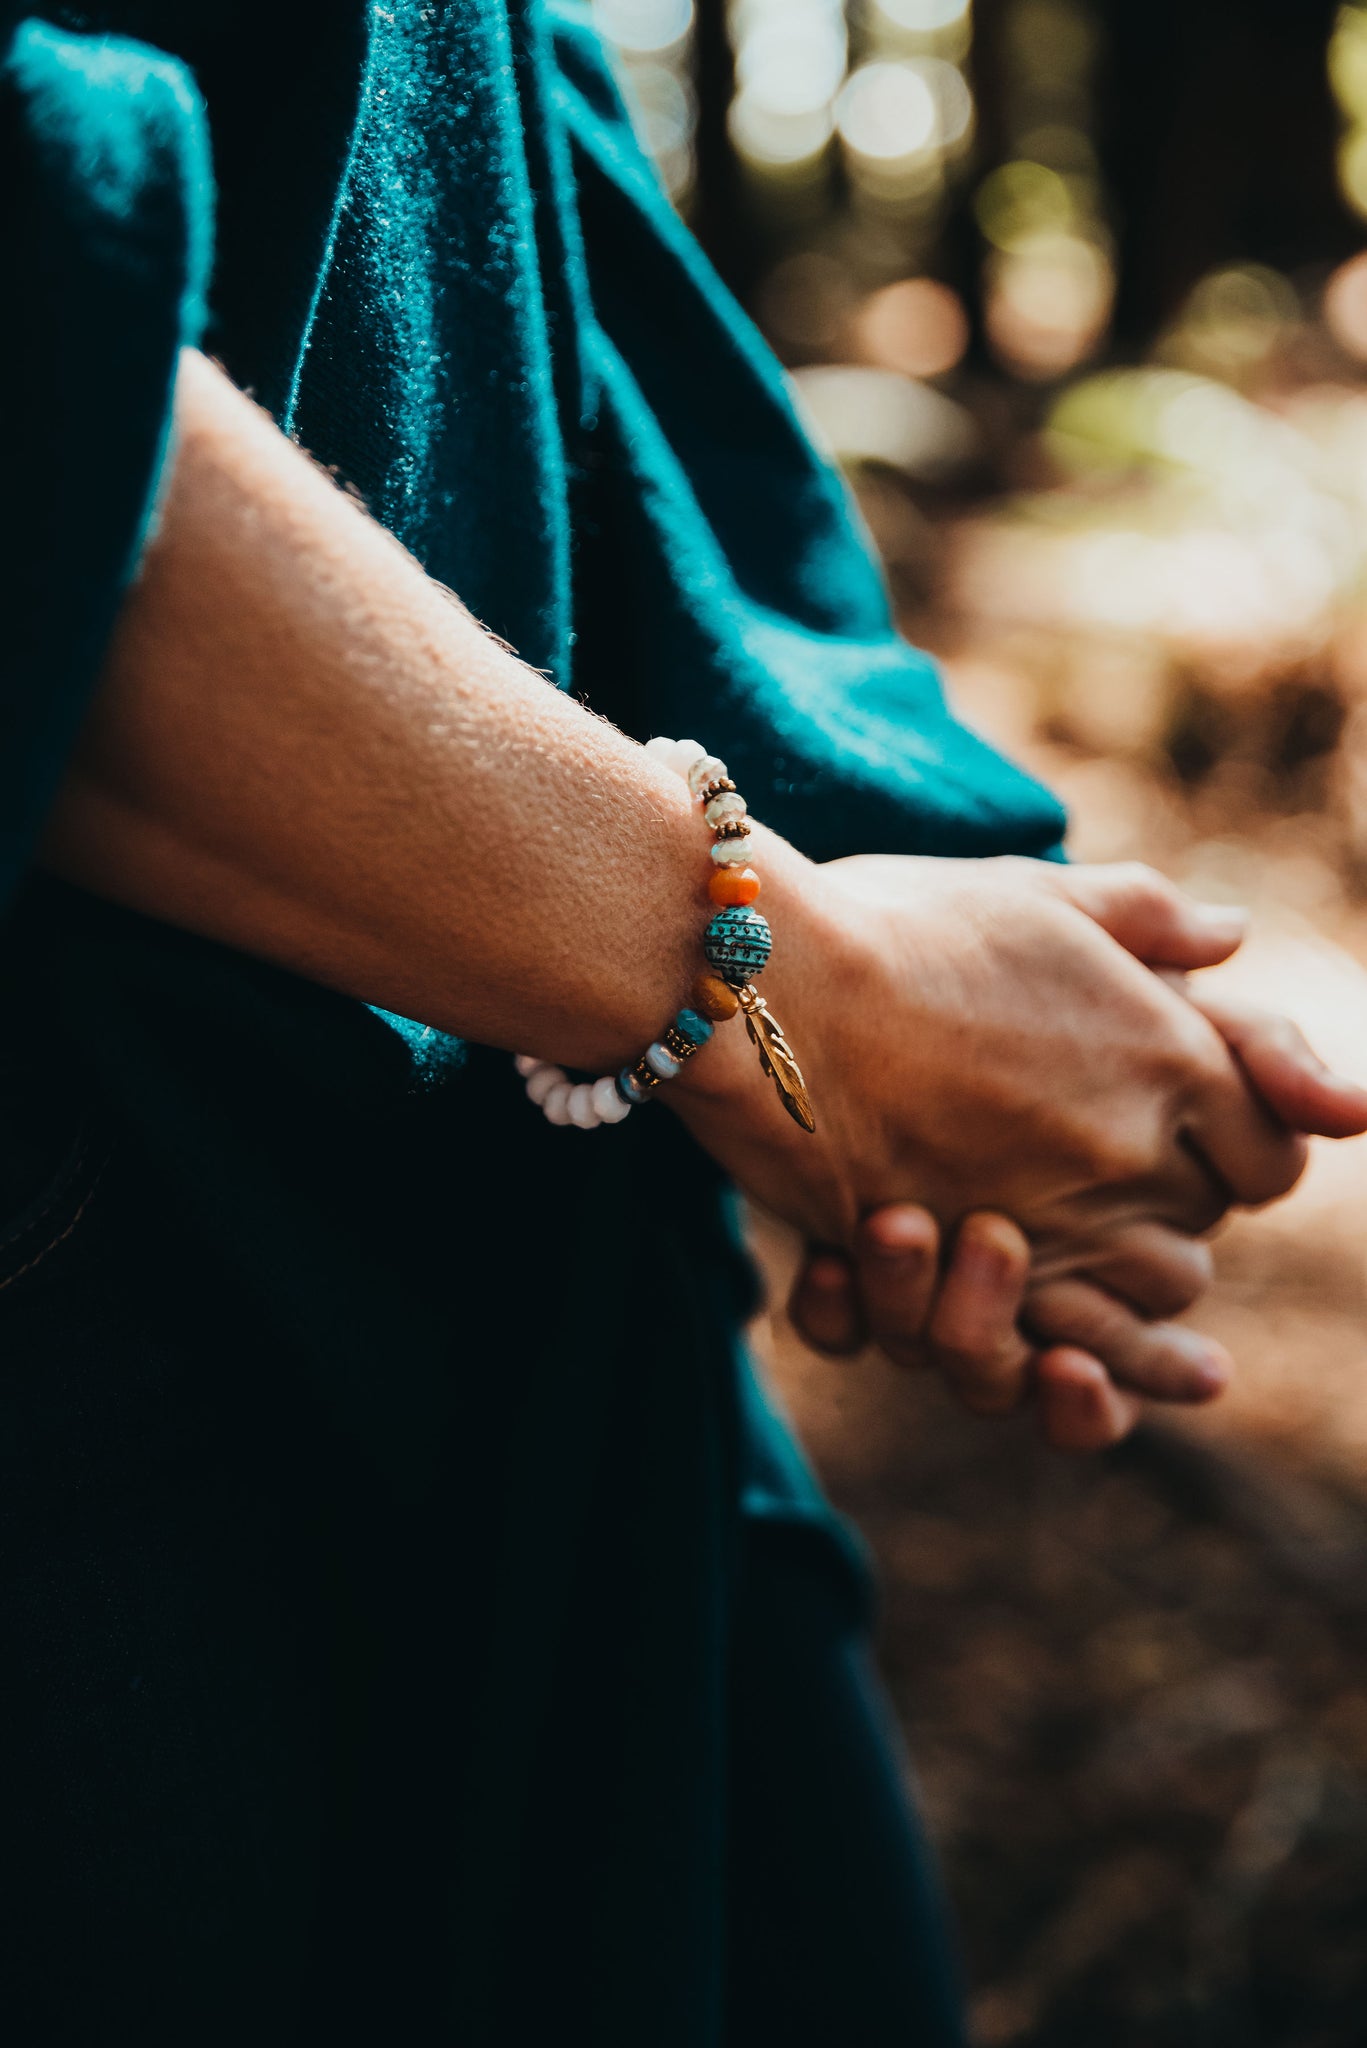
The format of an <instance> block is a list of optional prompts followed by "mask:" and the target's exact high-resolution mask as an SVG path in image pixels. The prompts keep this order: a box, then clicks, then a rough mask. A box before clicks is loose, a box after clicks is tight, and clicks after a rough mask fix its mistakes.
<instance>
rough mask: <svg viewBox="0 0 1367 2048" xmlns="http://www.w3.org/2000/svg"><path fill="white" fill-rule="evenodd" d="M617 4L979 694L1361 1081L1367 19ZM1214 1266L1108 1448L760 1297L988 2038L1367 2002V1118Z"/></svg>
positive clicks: (991, 722)
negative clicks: (915, 1369) (983, 1417)
mask: <svg viewBox="0 0 1367 2048" xmlns="http://www.w3.org/2000/svg"><path fill="white" fill-rule="evenodd" d="M595 7H596V12H597V14H598V16H599V19H600V21H601V24H602V26H603V28H604V29H605V30H606V32H607V33H608V35H609V36H610V37H611V38H612V39H613V40H614V41H615V43H616V45H617V47H618V50H619V51H620V53H621V58H622V64H623V69H624V71H625V73H626V74H627V76H628V79H629V82H630V89H631V91H632V94H633V97H634V101H635V104H636V107H637V109H638V116H639V120H640V123H641V127H642V131H643V134H644V135H645V138H646V140H647V141H648V143H649V145H650V147H651V149H652V150H653V152H654V154H655V156H656V158H657V160H658V162H659V164H660V167H661V170H662V173H663V175H664V177H665V178H666V180H667V182H668V183H669V185H670V188H671V190H672V191H673V193H674V196H675V198H676V201H677V203H678V205H679V206H680V207H681V209H682V210H683V212H684V213H685V214H686V216H687V217H688V218H689V219H690V220H691V222H692V224H693V225H694V227H695V228H696V230H697V232H698V233H699V235H700V236H701V237H702V239H703V241H704V243H705V244H706V246H707V248H708V249H709V251H710V253H711V255H712V257H713V259H714V260H715V262H716V263H717V264H718V266H719V267H720V269H721V270H722V272H723V274H724V275H725V276H726V277H727V279H728V280H729V282H730V283H731V284H732V285H733V286H734V287H735V289H736V290H737V291H738V292H739V294H740V295H741V297H742V298H743V300H744V301H745V302H746V304H747V305H748V306H749V307H750V309H751V310H752V312H753V313H754V316H755V318H756V319H757V320H758V322H759V324H760V325H761V327H762V328H763V329H764V331H765V333H766V334H767V335H768V337H769V338H770V340H771V341H772V343H773V344H774V346H775V347H776V348H777V350H778V352H779V353H780V355H781V356H782V357H783V359H784V360H785V362H787V363H788V364H789V366H790V367H791V369H792V371H793V373H794V376H795V379H796V382H797V385H798V388H799V390H800V392H801V396H802V400H803V403H804V404H805V406H806V408H807V411H808V413H809V414H810V416H811V419H812V420H813V422H814V424H815V427H816V430H817V432H818V433H819V434H820V435H821V436H822V437H823V438H824V440H825V442H826V443H827V445H828V446H829V447H831V448H832V449H833V450H834V452H835V453H836V454H837V455H838V456H839V458H840V460H841V461H842V463H843V464H844V465H845V468H846V470H847V473H848V474H849V477H850V479H851V482H852V484H853V486H854V488H855V490H856V492H857V493H858V496H859V499H860V501H861V503H862V505H863V508H864V512H865V515H866V518H867V520H868V523H869V526H870V528H871V530H872V532H873V534H874V536H875V538H876V540H877V542H878V545H879V547H880V549H881V550H882V553H883V556H884V559H885V561H886V563H887V568H888V574H889V577H890V580H891V584H892V587H893V591H894V593H895V596H896V600H897V602H898V605H899V607H900V609H901V614H902V619H903V623H904V626H905V629H906V631H907V633H908V635H909V636H910V637H911V638H913V639H915V640H917V641H918V642H920V643H921V644H922V645H925V646H928V647H930V648H932V649H933V650H934V651H935V652H936V653H938V654H939V655H940V656H941V657H942V658H943V661H944V664H945V668H946V673H947V677H948V680H949V684H950V688H951V690H952V691H953V692H954V693H955V695H956V697H957V700H958V702H959V704H960V706H961V708H962V710H963V712H964V714H965V715H966V716H967V717H968V718H969V719H970V720H972V721H973V722H975V723H977V724H979V725H980V726H981V727H983V728H984V729H985V730H987V731H989V732H990V733H991V734H993V735H994V736H995V737H997V738H998V739H1000V740H1001V741H1002V742H1003V743H1004V744H1005V745H1006V746H1007V747H1008V748H1009V749H1010V750H1012V751H1013V752H1015V753H1016V754H1018V755H1021V756H1023V757H1025V758H1027V759H1028V760H1030V761H1031V762H1032V763H1033V764H1034V765H1035V766H1036V767H1038V768H1039V769H1040V770H1041V772H1042V773H1043V774H1044V775H1045V776H1046V778H1047V779H1048V780H1050V781H1051V782H1052V783H1053V784H1054V785H1055V787H1057V788H1058V789H1059V790H1060V791H1061V792H1062V793H1063V794H1064V795H1065V797H1066V798H1067V799H1068V801H1069V803H1070V804H1071V806H1072V809H1073V814H1074V830H1073V837H1072V846H1073V849H1074V851H1075V852H1076V853H1077V854H1079V855H1081V856H1083V857H1095V858H1102V859H1110V858H1114V857H1128V856H1131V855H1139V856H1142V857H1144V858H1146V859H1149V860H1153V861H1155V862H1157V863H1158V864H1159V865H1161V866H1163V867H1164V868H1166V869H1167V870H1168V871H1169V872H1171V873H1172V874H1174V875H1175V876H1177V877H1178V878H1179V879H1181V880H1183V881H1184V882H1187V883H1189V884H1190V885H1191V886H1192V887H1194V888H1195V889H1196V890H1197V891H1198V892H1200V893H1202V894H1204V895H1207V896H1212V897H1225V898H1230V899H1233V900H1238V901H1241V902H1246V903H1249V904H1250V905H1251V906H1252V907H1253V909H1254V911H1255V913H1256V920H1257V922H1256V936H1255V938H1254V940H1253V941H1252V942H1251V943H1250V945H1249V947H1248V949H1247V951H1246V954H1245V956H1244V957H1243V959H1242V960H1241V961H1240V962H1239V963H1238V964H1237V966H1236V967H1234V968H1233V969H1231V970H1228V971H1229V972H1230V973H1231V974H1232V975H1234V976H1236V977H1237V979H1238V980H1239V981H1240V983H1241V984H1242V985H1244V986H1245V987H1249V988H1251V989H1253V990H1255V991H1257V992H1258V993H1260V994H1262V995H1264V996H1266V997H1267V998H1269V999H1270V1000H1271V1001H1273V1002H1275V1003H1276V1004H1277V1005H1278V1006H1279V1007H1282V1008H1285V1009H1288V1010H1290V1011H1291V1012H1292V1013H1293V1014H1295V1015H1296V1016H1297V1018H1298V1019H1299V1021H1301V1022H1302V1023H1303V1025H1304V1026H1305V1028H1306V1029H1307V1031H1308V1032H1309V1033H1310V1034H1311V1036H1312V1038H1313V1039H1314V1040H1315V1041H1316V1042H1317V1043H1318V1045H1319V1046H1320V1048H1321V1050H1322V1051H1323V1052H1324V1053H1325V1054H1326V1055H1327V1056H1329V1057H1331V1058H1332V1059H1333V1060H1334V1061H1335V1062H1336V1063H1338V1064H1339V1065H1341V1066H1342V1067H1343V1068H1345V1069H1346V1070H1347V1071H1350V1072H1352V1073H1354V1074H1356V1075H1357V1076H1358V1077H1359V1078H1363V1079H1367V6H1361V7H1359V6H1351V5H1350V6H1341V5H1338V4H1337V0H976V4H972V0H850V4H842V0H729V4H728V0H595ZM766 1254H767V1257H768V1258H769V1260H770V1262H771V1263H772V1265H773V1267H774V1271H775V1278H776V1290H775V1299H776V1300H779V1299H781V1298H782V1296H781V1287H782V1275H783V1269H784V1263H785V1259H786V1258H787V1257H788V1256H789V1253H788V1250H787V1248H786V1247H785V1246H784V1245H783V1244H782V1243H781V1242H780V1241H779V1240H778V1239H777V1238H774V1240H773V1241H772V1242H768V1243H767V1244H766ZM1220 1262H1221V1279H1220V1284H1219V1287H1218V1290H1217V1292H1216V1294H1215V1296H1214V1297H1213V1298H1212V1299H1211V1301H1210V1302H1209V1303H1208V1304H1203V1305H1202V1308H1201V1311H1200V1313H1199V1316H1198V1318H1197V1320H1199V1321H1201V1322H1202V1323H1203V1325H1204V1326H1206V1327H1208V1328H1210V1329H1211V1330H1213V1331H1214V1332H1215V1333H1216V1334H1218V1335H1219V1336H1221V1337H1222V1338H1223V1339H1225V1341H1226V1342H1228V1343H1229V1344H1230V1345H1231V1348H1232V1349H1233V1350H1234V1352H1235V1354H1236V1356H1237V1358H1238V1360H1239V1362H1240V1366H1241V1378H1240V1382H1239V1386H1238V1389H1237V1391H1236V1392H1235V1393H1234V1394H1233V1395H1232V1396H1230V1397H1229V1398H1228V1399H1227V1400H1225V1401H1224V1402H1222V1403H1221V1404H1219V1406H1218V1407H1217V1408H1216V1409H1215V1410H1212V1411H1210V1412H1209V1413H1207V1414H1203V1415H1201V1416H1199V1417H1187V1418H1180V1417H1164V1418H1163V1419H1162V1420H1161V1421H1160V1422H1155V1423H1154V1424H1152V1425H1150V1426H1149V1427H1147V1428H1146V1429H1145V1430H1144V1431H1142V1432H1141V1434H1140V1435H1139V1437H1138V1438H1136V1440H1135V1441H1134V1442H1133V1443H1132V1444H1131V1445H1128V1446H1126V1447H1125V1448H1123V1449H1122V1450H1121V1451H1120V1452H1118V1453H1117V1454H1115V1455H1114V1456H1112V1457H1110V1458H1108V1459H1103V1460H1099V1461H1097V1462H1095V1463H1092V1464H1088V1465H1073V1464H1070V1463H1068V1462H1066V1461H1064V1460H1062V1459H1059V1458H1056V1457H1054V1456H1052V1455H1050V1454H1049V1453H1047V1452H1045V1451H1043V1450H1042V1449H1040V1448H1039V1447H1038V1445H1037V1443H1036V1442H1035V1439H1034V1436H1033V1434H1032V1431H1031V1428H1030V1425H1029V1422H1028V1421H1027V1420H1020V1421H1013V1422H1012V1423H1010V1424H1006V1425H1000V1426H987V1425H984V1424H982V1423H976V1422H970V1421H968V1420H966V1419H963V1418H961V1417H959V1416H957V1415H956V1414H954V1413H952V1412H951V1411H950V1409H949V1407H948V1406H947V1404H946V1403H945V1402H944V1401H943V1400H942V1399H941V1398H940V1397H939V1395H938V1393H937V1391H936V1389H935V1388H934V1387H931V1386H925V1385H921V1384H919V1383H908V1382H907V1381H905V1380H899V1379H898V1378H897V1377H896V1376H895V1375H894V1374H893V1373H892V1372H891V1370H890V1369H886V1368H883V1367H881V1366H880V1365H879V1364H877V1363H875V1362H872V1361H863V1362H859V1363H856V1364H854V1365H849V1366H833V1365H831V1364H829V1363H824V1362H819V1361H816V1360H814V1359H812V1358H811V1357H810V1356H809V1355H808V1354H805V1353H804V1352H803V1351H802V1350H801V1348H800V1347H799V1346H798V1345H796V1343H795V1342H794V1340H793V1338H792V1335H791V1332H789V1331H787V1330H786V1328H785V1326H784V1324H783V1320H782V1317H781V1315H779V1314H778V1313H775V1315H774V1317H773V1319H772V1322H771V1324H770V1325H769V1326H768V1328H767V1329H766V1330H765V1331H763V1332H762V1333H761V1334H762V1338H763V1341H764V1342H765V1344H766V1347H767V1349H768V1352H769V1355H770V1358H771V1362H772V1365H773V1369H774V1372H775V1375H776V1377H777V1379H778V1381H779V1383H780V1385H781V1387H782V1388H783V1391H784V1393H785V1395H786V1397H787V1399H788V1401H789V1403H790V1405H791V1407H792V1409H793V1411H794V1413H795V1414H796V1416H797V1418H798V1421H799V1423H800V1425H801V1427H802V1430H803V1432H804V1434H805V1436H806V1439H807V1441H808V1443H809V1445H810V1446H811V1448H812V1449H813V1451H814V1453H815V1455H816V1456H817V1458H818V1461H819V1462H820V1464H821V1467H822V1470H823V1472H824V1474H825V1476H826V1479H827V1482H828V1484H829V1486H830V1487H831V1489H832V1491H833V1493H834V1494H835V1496H836V1498H837V1499H838V1500H839V1501H840V1503H841V1504H842V1505H843V1506H844V1507H846V1508H847V1509H848V1510H849V1511H850V1512H851V1513H852V1514H853V1515H854V1516H855V1517H856V1518H857V1520H858V1521H859V1523H860V1524H861V1526H862V1527H863V1529H864V1531H865V1532H866V1534H867V1536H868V1538H869V1540H870V1542H871V1543H872V1545H873V1547H874V1549H875V1551H876V1552H877V1554H878V1557H879V1559H880V1562H881V1564H882V1567H883V1572H884V1579H885V1592H886V1598H885V1620H884V1632H883V1633H884V1640H883V1654H884V1658H885V1663H886V1668H887V1670H888V1673H889V1676H890V1678H891V1682H892V1686H893V1690H894V1694H895V1697H896V1700H897V1704H898V1707H899V1710H900V1711H901V1713H902V1715H903V1718H904V1720H905V1723H906V1726H907V1729H908V1733H909V1735H910V1738H911V1742H912V1746H913V1749H914V1752H915V1755H916V1758H917V1763H918V1769H919V1773H920V1777H921V1781H922V1788H923V1795H924V1798H925V1801H926V1805H927V1808H928V1811H929V1813H930V1816H931V1820H932V1824H933V1827H934V1829H935V1832H936V1835H937V1838H938V1841H939V1843H940V1847H941V1852H942V1854H943V1857H944V1859H945V1863H946V1867H947V1870H948V1875H949V1880H950V1884H951V1888H952V1890H953V1892H954V1895H955V1899H956V1901H957V1904H958V1907H959V1910H960V1913H961V1915H962V1918H963V1922H964V1926H965V1930H966V1939H967V1945H968V1951H969V1962H970V1968H971V1974H972V1982H973V1990H974V2010H975V2017H976V2025H977V2031H978V2038H979V2040H980V2041H981V2043H982V2044H983V2048H997V2044H1009V2043H1026V2042H1028V2043H1031V2044H1036V2048H1095V2044H1096V2043H1098V2042H1099V2041H1101V2040H1103V2039H1104V2040H1106V2041H1107V2043H1108V2044H1112V2048H1141V2044H1142V2048H1264V2044H1267V2048H1272V2044H1275V2048H1330V2044H1333V2048H1351V2044H1355V2043H1367V1146H1364V1145H1351V1146H1344V1147H1342V1148H1338V1149H1337V1150H1330V1149H1329V1148H1322V1150H1321V1151H1320V1153H1319V1154H1318V1155H1317V1157H1316V1159H1315V1162H1314V1164H1313V1166H1312V1169H1311V1171H1310V1173H1309V1175H1308V1176H1307V1179H1306V1181H1305V1183H1304V1185H1303V1186H1302V1188H1301V1189H1300V1190H1299V1191H1298V1192H1297V1194H1296V1195H1295V1196H1294V1197H1293V1199H1292V1200H1291V1201H1290V1202H1289V1203H1287V1204H1286V1205H1285V1206H1284V1207H1283V1208H1280V1209H1278V1210H1276V1211H1275V1212H1273V1213H1272V1214H1270V1215H1268V1216H1266V1217H1259V1218H1250V1219H1246V1220H1244V1221H1241V1222H1240V1223H1238V1224H1237V1225H1236V1226H1234V1227H1233V1228H1232V1229H1231V1230H1230V1231H1229V1232H1228V1234H1227V1235H1226V1236H1225V1237H1224V1239H1223V1240H1222V1244H1221V1253H1220ZM832 2048H838V2044H835V2043H833V2044H832Z"/></svg>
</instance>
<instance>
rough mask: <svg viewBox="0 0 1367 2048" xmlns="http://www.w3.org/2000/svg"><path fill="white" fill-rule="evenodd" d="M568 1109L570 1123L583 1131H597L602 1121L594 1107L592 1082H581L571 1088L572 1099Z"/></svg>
mask: <svg viewBox="0 0 1367 2048" xmlns="http://www.w3.org/2000/svg"><path fill="white" fill-rule="evenodd" d="M566 1107H567V1108H568V1110H569V1113H570V1122H571V1123H572V1124H578V1126H579V1128H580V1130H581V1131H596V1130H597V1128H598V1125H599V1122H600V1121H601V1119H600V1118H599V1115H598V1111H597V1110H596V1108H595V1107H594V1102H593V1083H592V1082H591V1081H580V1082H579V1083H578V1084H577V1085H576V1086H575V1087H573V1088H571V1090H570V1099H569V1102H568V1104H567V1105H566Z"/></svg>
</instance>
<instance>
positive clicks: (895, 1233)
mask: <svg viewBox="0 0 1367 2048" xmlns="http://www.w3.org/2000/svg"><path fill="white" fill-rule="evenodd" d="M854 1253H855V1273H856V1279H857V1284H858V1289H859V1297H860V1304H861V1306H862V1309H863V1315H864V1321H865V1323H866V1325H867V1327H868V1332H869V1335H870V1337H871V1338H872V1339H873V1341H874V1343H875V1344H878V1345H881V1347H882V1349H883V1350H884V1351H885V1352H886V1353H887V1355H888V1357H889V1358H890V1359H891V1360H892V1362H893V1364H894V1365H920V1364H923V1363H924V1362H925V1355H926V1354H925V1346H924V1343H923V1341H922V1339H923V1335H924V1331H925V1326H926V1319H927V1317H928V1315H929V1313H930V1305H931V1301H932V1299H933V1297H934V1293H935V1282H936V1278H937V1273H938V1267H939V1260H940V1230H939V1225H938V1224H937V1223H936V1221H935V1218H934V1217H933V1216H932V1215H931V1213H930V1211H929V1210H928V1209H920V1208H917V1207H916V1206H915V1205H914V1204H913V1203H910V1202H890V1203H888V1204H887V1206H886V1207H885V1208H882V1209H875V1210H874V1211H873V1212H872V1214H871V1215H868V1216H866V1217H865V1218H864V1220H863V1222H862V1223H861V1224H860V1226H859V1228H858V1230H857V1231H856V1233H855V1243H854Z"/></svg>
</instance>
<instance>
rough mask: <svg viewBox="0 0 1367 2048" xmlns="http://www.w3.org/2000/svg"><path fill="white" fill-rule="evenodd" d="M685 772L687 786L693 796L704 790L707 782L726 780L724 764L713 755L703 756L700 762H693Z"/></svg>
mask: <svg viewBox="0 0 1367 2048" xmlns="http://www.w3.org/2000/svg"><path fill="white" fill-rule="evenodd" d="M686 772H687V775H688V786H689V788H690V789H691V790H692V792H693V794H694V796H697V795H698V793H699V791H700V790H704V789H706V787H707V785H708V783H709V782H724V781H725V780H726V763H725V761H719V760H718V759H717V756H716V755H715V754H704V755H703V757H702V759H701V761H694V762H693V763H692V765H691V766H690V767H689V768H688V770H687V771H686Z"/></svg>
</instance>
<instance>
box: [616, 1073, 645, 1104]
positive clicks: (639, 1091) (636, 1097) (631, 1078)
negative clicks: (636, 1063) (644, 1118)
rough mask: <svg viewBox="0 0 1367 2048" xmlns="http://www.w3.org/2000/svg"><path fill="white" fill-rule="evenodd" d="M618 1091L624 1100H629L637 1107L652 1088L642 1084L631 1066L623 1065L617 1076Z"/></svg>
mask: <svg viewBox="0 0 1367 2048" xmlns="http://www.w3.org/2000/svg"><path fill="white" fill-rule="evenodd" d="M617 1093H618V1094H619V1095H620V1096H621V1098H622V1100H623V1102H629V1103H630V1104H631V1106H632V1108H633V1109H635V1108H637V1107H638V1106H639V1104H641V1103H642V1102H644V1101H645V1099H646V1097H647V1096H648V1095H649V1093H650V1090H649V1089H648V1088H643V1087H642V1086H641V1084H640V1082H639V1081H638V1080H637V1079H636V1076H635V1075H634V1074H633V1073H632V1071H631V1068H630V1067H623V1069H622V1071H621V1073H620V1074H619V1075H618V1076H617Z"/></svg>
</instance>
